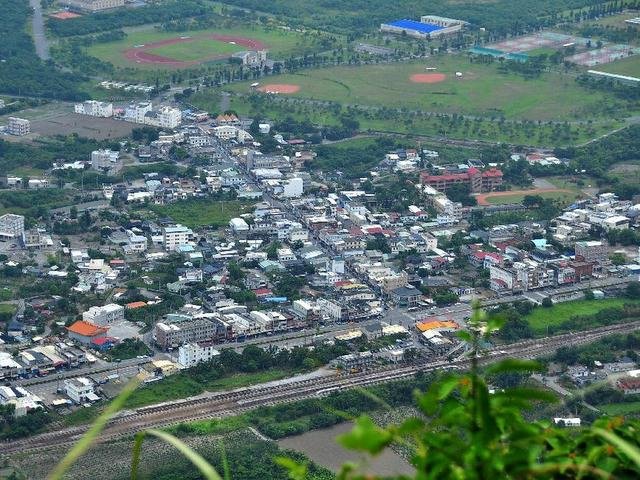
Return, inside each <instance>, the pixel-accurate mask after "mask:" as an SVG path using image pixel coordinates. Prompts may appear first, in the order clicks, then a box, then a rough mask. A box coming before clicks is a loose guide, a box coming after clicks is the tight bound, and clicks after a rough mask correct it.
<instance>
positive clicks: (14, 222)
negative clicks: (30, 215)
mask: <svg viewBox="0 0 640 480" xmlns="http://www.w3.org/2000/svg"><path fill="white" fill-rule="evenodd" d="M13 239H19V240H24V217H23V216H22V215H14V214H13V213H5V214H4V215H2V216H0V240H13Z"/></svg>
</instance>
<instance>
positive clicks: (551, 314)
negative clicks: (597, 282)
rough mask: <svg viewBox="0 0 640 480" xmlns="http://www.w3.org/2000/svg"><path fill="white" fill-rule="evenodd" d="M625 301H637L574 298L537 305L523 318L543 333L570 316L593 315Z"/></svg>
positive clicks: (627, 301) (620, 304)
mask: <svg viewBox="0 0 640 480" xmlns="http://www.w3.org/2000/svg"><path fill="white" fill-rule="evenodd" d="M627 303H638V302H637V301H633V300H629V299H626V298H604V299H602V300H576V301H574V302H564V303H557V304H555V305H554V306H553V307H550V308H544V307H538V308H536V309H534V310H533V312H531V313H530V314H529V315H527V316H526V317H525V319H526V320H527V321H528V322H529V325H531V328H533V330H534V331H536V333H543V332H544V331H545V330H546V328H547V325H557V324H560V323H562V322H564V321H566V320H569V319H570V318H571V317H575V316H580V315H593V314H594V313H597V312H599V311H601V310H604V309H605V308H615V307H622V306H623V305H624V304H627Z"/></svg>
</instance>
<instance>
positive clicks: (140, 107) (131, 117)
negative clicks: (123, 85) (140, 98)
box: [124, 102, 153, 123]
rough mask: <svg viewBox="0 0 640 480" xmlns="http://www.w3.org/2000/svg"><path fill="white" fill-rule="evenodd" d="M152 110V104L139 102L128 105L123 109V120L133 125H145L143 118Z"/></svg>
mask: <svg viewBox="0 0 640 480" xmlns="http://www.w3.org/2000/svg"><path fill="white" fill-rule="evenodd" d="M152 110H153V104H152V103H151V102H139V103H136V104H132V105H129V106H128V107H127V108H126V109H125V113H124V118H125V120H128V121H130V122H134V123H145V117H146V115H147V113H149V112H151V111H152Z"/></svg>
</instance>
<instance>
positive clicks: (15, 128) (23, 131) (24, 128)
mask: <svg viewBox="0 0 640 480" xmlns="http://www.w3.org/2000/svg"><path fill="white" fill-rule="evenodd" d="M8 121H9V123H8V125H7V131H8V132H9V133H10V134H11V135H17V136H19V137H21V136H23V135H29V133H31V122H30V121H29V120H25V119H24V118H18V117H9V118H8Z"/></svg>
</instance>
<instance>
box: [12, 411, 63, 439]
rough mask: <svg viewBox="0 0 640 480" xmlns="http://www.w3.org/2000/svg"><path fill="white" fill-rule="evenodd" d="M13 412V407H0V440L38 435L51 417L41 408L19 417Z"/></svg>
mask: <svg viewBox="0 0 640 480" xmlns="http://www.w3.org/2000/svg"><path fill="white" fill-rule="evenodd" d="M14 412H15V405H13V404H7V405H0V440H13V439H16V438H21V437H27V436H29V435H33V434H35V433H39V432H41V431H43V430H44V428H45V427H46V426H47V424H48V423H50V422H51V416H50V415H49V414H48V413H47V412H45V411H44V410H43V409H41V408H38V409H36V410H31V411H29V412H28V413H27V414H26V415H22V416H20V417H16V416H14Z"/></svg>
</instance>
